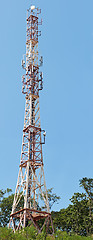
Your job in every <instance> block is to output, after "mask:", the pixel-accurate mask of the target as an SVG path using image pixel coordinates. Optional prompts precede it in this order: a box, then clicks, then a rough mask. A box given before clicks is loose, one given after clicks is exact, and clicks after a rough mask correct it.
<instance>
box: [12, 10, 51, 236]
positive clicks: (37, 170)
mask: <svg viewBox="0 0 93 240" xmlns="http://www.w3.org/2000/svg"><path fill="white" fill-rule="evenodd" d="M40 13H41V9H39V8H36V7H35V6H31V7H30V8H29V9H28V10H27V38H26V54H25V55H24V57H23V60H22V67H23V69H24V70H25V74H24V75H23V77H22V83H23V86H22V93H23V94H24V95H25V102H26V105H25V118H24V128H23V141H22V151H21V160H20V166H19V174H18V180H17V185H16V190H15V195H14V201H13V206H12V212H11V215H10V222H9V227H12V228H13V231H14V232H15V231H16V230H19V229H21V228H24V227H26V226H28V225H30V224H31V223H33V224H34V226H35V227H36V228H37V230H38V232H41V231H42V229H43V227H44V226H46V230H47V229H48V227H49V224H50V225H51V226H52V232H54V229H53V224H52V219H51V213H50V209H49V202H48V194H47V189H46V183H45V176H44V164H43V156H42V144H44V143H45V135H46V133H45V131H44V130H42V129H41V124H40V107H39V92H40V90H42V89H43V73H42V72H40V66H42V63H43V57H42V56H41V57H40V60H39V52H38V37H39V36H40V35H41V31H39V25H41V24H42V20H41V21H40V22H39V14H40ZM42 138H43V139H42ZM41 219H43V221H42V226H41V224H39V222H40V221H41ZM39 225H40V226H41V227H39Z"/></svg>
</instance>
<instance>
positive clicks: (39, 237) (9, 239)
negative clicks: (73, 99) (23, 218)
mask: <svg viewBox="0 0 93 240" xmlns="http://www.w3.org/2000/svg"><path fill="white" fill-rule="evenodd" d="M27 239H28V240H34V239H36V240H56V239H57V240H62V239H63V240H93V238H91V237H81V236H78V235H74V234H72V235H71V236H69V235H68V234H67V233H66V232H62V231H60V230H58V231H56V233H55V234H54V235H53V236H52V235H47V236H46V235H45V233H44V232H42V233H41V234H37V231H36V229H35V228H34V227H33V226H31V227H27V228H25V229H23V230H21V231H18V232H16V233H13V232H12V230H11V229H7V228H5V227H1V228H0V240H27Z"/></svg>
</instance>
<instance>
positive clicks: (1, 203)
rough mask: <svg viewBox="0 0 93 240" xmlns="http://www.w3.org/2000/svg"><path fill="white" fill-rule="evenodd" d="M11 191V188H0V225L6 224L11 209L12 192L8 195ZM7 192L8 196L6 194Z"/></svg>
mask: <svg viewBox="0 0 93 240" xmlns="http://www.w3.org/2000/svg"><path fill="white" fill-rule="evenodd" d="M11 192H12V190H11V189H9V188H7V190H5V191H3V190H0V226H1V227H5V226H7V224H8V222H9V218H10V214H11V210H12V204H13V199H14V194H11V195H9V194H10V193H11ZM7 194H8V197H7V196H6V195H7Z"/></svg>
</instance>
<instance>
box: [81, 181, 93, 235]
mask: <svg viewBox="0 0 93 240" xmlns="http://www.w3.org/2000/svg"><path fill="white" fill-rule="evenodd" d="M80 187H83V189H84V190H85V192H86V196H87V199H88V206H89V233H90V234H92V233H93V178H87V177H85V178H82V179H80Z"/></svg>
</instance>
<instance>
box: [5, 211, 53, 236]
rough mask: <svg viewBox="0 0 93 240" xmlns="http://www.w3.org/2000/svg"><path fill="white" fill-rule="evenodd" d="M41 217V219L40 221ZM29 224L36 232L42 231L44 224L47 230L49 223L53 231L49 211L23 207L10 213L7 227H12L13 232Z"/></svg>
mask: <svg viewBox="0 0 93 240" xmlns="http://www.w3.org/2000/svg"><path fill="white" fill-rule="evenodd" d="M41 219H43V221H40V220H41ZM31 224H33V225H34V227H35V228H36V229H37V231H38V233H41V232H42V230H43V228H44V226H46V232H48V230H49V226H50V225H51V233H52V234H53V233H54V228H53V222H52V218H51V213H48V212H45V211H39V210H35V209H30V208H23V209H21V210H19V211H17V212H15V213H13V214H11V215H10V222H9V227H12V228H13V231H14V232H15V231H18V230H20V229H22V228H24V227H27V226H30V225H31Z"/></svg>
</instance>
